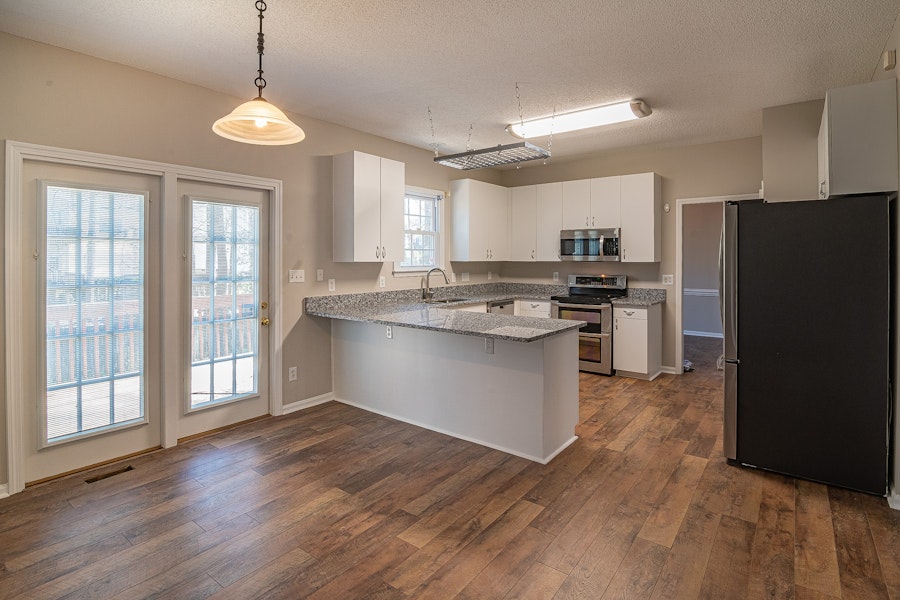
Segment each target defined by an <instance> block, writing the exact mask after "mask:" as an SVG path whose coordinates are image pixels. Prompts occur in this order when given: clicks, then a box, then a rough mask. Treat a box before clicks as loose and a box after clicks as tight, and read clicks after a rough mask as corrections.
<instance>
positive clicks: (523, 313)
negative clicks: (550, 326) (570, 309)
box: [514, 300, 550, 319]
mask: <svg viewBox="0 0 900 600" xmlns="http://www.w3.org/2000/svg"><path fill="white" fill-rule="evenodd" d="M514 311H515V312H514V314H515V316H517V317H540V318H542V319H549V318H550V302H549V301H548V300H516V302H515V307H514Z"/></svg>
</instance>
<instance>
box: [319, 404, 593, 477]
mask: <svg viewBox="0 0 900 600" xmlns="http://www.w3.org/2000/svg"><path fill="white" fill-rule="evenodd" d="M335 400H336V401H338V402H340V403H341V404H346V405H347V406H354V407H356V408H360V409H362V410H365V411H367V412H370V413H375V414H376V415H381V416H382V417H387V418H389V419H394V420H395V421H401V422H403V423H409V424H410V425H415V426H416V427H421V428H422V429H428V430H429V431H436V432H437V433H443V434H444V435H449V436H450V437H455V438H456V439H458V440H463V441H466V442H472V443H473V444H478V445H479V446H485V447H487V448H491V449H493V450H499V451H501V452H506V453H507V454H512V455H513V456H518V457H520V458H526V459H528V460H530V461H534V462H536V463H539V464H542V465H546V464H547V463H549V462H550V461H551V460H553V458H554V457H556V455H557V454H559V453H560V452H562V451H563V450H565V449H566V448H568V447H569V446H571V445H572V444H573V443H574V442H575V440H577V439H578V436H577V435H573V436H572V437H571V438H569V439H568V440H567V441H565V442H564V443H563V444H562V445H560V447H559V448H557V449H556V450H554V451H553V452H551V453H550V455H549V456H547V457H546V458H541V457H538V456H532V455H530V454H525V453H524V452H517V451H515V450H511V449H509V448H505V447H503V446H499V445H497V444H491V443H489V442H486V441H484V440H479V439H476V438H473V437H469V436H466V435H460V434H458V433H455V432H453V431H448V430H446V429H442V428H440V427H432V426H431V425H426V424H425V423H420V422H419V421H415V420H413V419H406V418H404V417H399V416H397V415H395V414H392V413H389V412H385V411H382V410H375V409H373V408H372V407H370V406H365V405H363V404H357V403H356V402H350V401H348V400H341V399H340V398H335Z"/></svg>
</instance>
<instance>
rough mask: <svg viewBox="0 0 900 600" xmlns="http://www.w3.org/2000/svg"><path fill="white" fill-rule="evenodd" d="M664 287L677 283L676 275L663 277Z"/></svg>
mask: <svg viewBox="0 0 900 600" xmlns="http://www.w3.org/2000/svg"><path fill="white" fill-rule="evenodd" d="M662 282H663V285H672V284H674V283H675V276H674V275H663V276H662Z"/></svg>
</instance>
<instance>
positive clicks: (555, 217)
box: [534, 183, 563, 262]
mask: <svg viewBox="0 0 900 600" xmlns="http://www.w3.org/2000/svg"><path fill="white" fill-rule="evenodd" d="M562 186H563V184H562V183H542V184H539V185H538V186H536V187H537V223H536V229H535V238H536V239H535V258H534V259H535V260H539V261H544V262H558V261H559V231H560V230H561V229H562V228H563V226H562V210H563V209H562Z"/></svg>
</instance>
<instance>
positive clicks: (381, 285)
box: [378, 275, 385, 287]
mask: <svg viewBox="0 0 900 600" xmlns="http://www.w3.org/2000/svg"><path fill="white" fill-rule="evenodd" d="M384 286H385V281H384V275H382V276H381V277H379V278H378V287H384Z"/></svg>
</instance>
